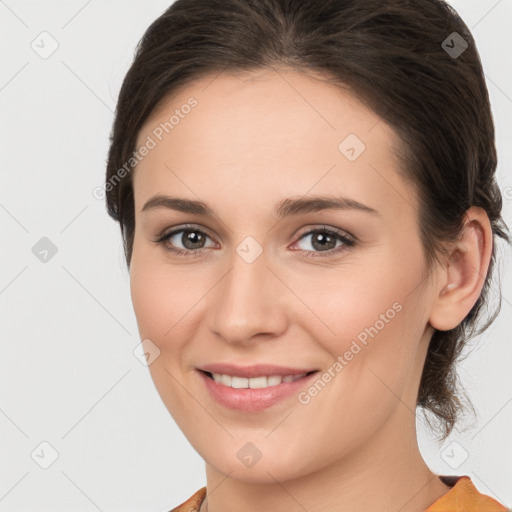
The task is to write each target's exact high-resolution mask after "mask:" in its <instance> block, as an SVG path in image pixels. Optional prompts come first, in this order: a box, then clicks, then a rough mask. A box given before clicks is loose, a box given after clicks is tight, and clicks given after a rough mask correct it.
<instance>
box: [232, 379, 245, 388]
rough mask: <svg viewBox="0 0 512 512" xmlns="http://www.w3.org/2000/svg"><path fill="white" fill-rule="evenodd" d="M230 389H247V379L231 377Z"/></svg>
mask: <svg viewBox="0 0 512 512" xmlns="http://www.w3.org/2000/svg"><path fill="white" fill-rule="evenodd" d="M231 387H232V388H237V389H240V388H248V387H249V379H247V378H246V377H231Z"/></svg>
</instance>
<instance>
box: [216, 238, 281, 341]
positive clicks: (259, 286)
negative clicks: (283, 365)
mask: <svg viewBox="0 0 512 512" xmlns="http://www.w3.org/2000/svg"><path fill="white" fill-rule="evenodd" d="M248 238H249V237H248ZM256 244H257V242H255V240H254V239H253V240H250V239H249V240H247V239H246V240H244V241H243V242H241V243H240V244H239V246H238V247H237V248H236V250H235V252H234V253H233V255H232V258H231V261H230V264H231V269H230V271H229V272H228V274H227V275H226V276H225V278H224V279H223V280H222V281H221V283H219V286H218V289H217V293H216V294H215V295H214V297H213V304H212V306H211V307H212V309H213V310H214V313H213V314H212V315H211V325H210V327H211V329H212V330H214V331H215V332H217V333H218V334H220V335H221V336H222V337H223V338H224V339H225V340H226V341H244V340H248V339H250V338H251V337H252V336H253V335H254V334H258V333H276V332H277V331H278V330H279V329H280V327H282V324H281V322H282V321H283V319H284V317H283V316H282V315H283V311H280V308H279V307H278V302H279V297H280V296H281V295H280V294H281V293H282V290H279V289H278V288H279V280H277V279H276V278H275V276H274V275H273V274H272V272H271V271H270V270H269V269H268V268H267V265H269V264H270V262H269V261H268V258H267V254H266V252H264V251H263V250H262V249H263V248H262V247H261V246H259V244H258V246H259V248H258V246H257V245H256Z"/></svg>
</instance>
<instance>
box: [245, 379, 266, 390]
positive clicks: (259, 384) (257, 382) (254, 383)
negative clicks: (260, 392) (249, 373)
mask: <svg viewBox="0 0 512 512" xmlns="http://www.w3.org/2000/svg"><path fill="white" fill-rule="evenodd" d="M249 387H250V388H266V387H267V377H253V378H252V379H249Z"/></svg>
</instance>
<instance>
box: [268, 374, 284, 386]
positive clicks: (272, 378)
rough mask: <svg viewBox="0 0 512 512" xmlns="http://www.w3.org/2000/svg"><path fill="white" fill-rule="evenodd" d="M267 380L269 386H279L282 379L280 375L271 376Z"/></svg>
mask: <svg viewBox="0 0 512 512" xmlns="http://www.w3.org/2000/svg"><path fill="white" fill-rule="evenodd" d="M267 380H268V385H269V386H277V385H278V384H281V381H282V377H281V375H271V376H270V377H268V379H267Z"/></svg>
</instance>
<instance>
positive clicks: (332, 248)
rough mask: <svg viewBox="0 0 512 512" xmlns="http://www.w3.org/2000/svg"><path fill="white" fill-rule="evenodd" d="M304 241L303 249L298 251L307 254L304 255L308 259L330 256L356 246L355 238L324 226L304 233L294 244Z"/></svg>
mask: <svg viewBox="0 0 512 512" xmlns="http://www.w3.org/2000/svg"><path fill="white" fill-rule="evenodd" d="M306 240H307V242H306V243H303V248H302V249H300V250H301V251H303V252H305V253H307V254H305V255H306V256H308V257H323V256H332V255H333V254H337V253H339V252H341V251H345V250H347V249H348V248H350V247H353V246H354V245H356V240H355V238H354V237H352V236H350V235H348V233H342V232H340V231H338V230H337V229H328V228H327V227H325V226H323V227H321V228H317V229H313V230H310V231H308V232H306V233H304V234H303V235H301V236H300V238H299V240H298V241H297V242H296V244H299V243H300V242H303V241H306ZM337 244H338V245H337ZM322 253H323V254H322Z"/></svg>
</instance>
